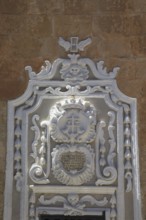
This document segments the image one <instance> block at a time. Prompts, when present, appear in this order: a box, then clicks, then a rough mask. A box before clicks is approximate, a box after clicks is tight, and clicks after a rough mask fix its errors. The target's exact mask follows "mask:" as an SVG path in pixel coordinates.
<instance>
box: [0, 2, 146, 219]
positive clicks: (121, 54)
mask: <svg viewBox="0 0 146 220" xmlns="http://www.w3.org/2000/svg"><path fill="white" fill-rule="evenodd" d="M59 36H62V37H64V38H66V39H67V38H69V37H70V36H79V37H80V38H81V39H84V38H86V37H88V36H91V37H92V40H93V42H92V44H91V45H90V46H89V47H88V48H87V49H86V51H85V52H83V55H84V56H88V57H90V58H92V59H94V60H97V59H98V60H105V64H106V66H107V67H108V68H109V69H111V68H112V67H114V66H117V65H118V66H120V67H121V70H120V73H119V76H118V85H119V88H120V90H121V91H123V93H125V94H127V95H129V96H131V97H136V98H137V100H138V130H139V149H140V177H141V187H142V204H143V216H144V219H146V210H145V209H144V207H145V206H146V146H145V145H146V144H145V136H146V108H145V105H146V1H145V0H102V1H101V0H43V1H42V0H23V1H21V0H17V1H16V0H7V1H6V0H0V201H1V202H0V219H3V217H2V215H3V191H4V178H5V154H6V117H7V116H6V111H7V109H6V102H7V100H9V99H14V98H16V97H18V96H20V95H21V94H23V92H24V91H25V89H26V87H27V84H28V77H27V74H26V73H25V71H24V67H25V66H26V65H31V66H32V67H33V69H34V70H35V71H39V69H40V67H41V65H42V64H43V62H44V60H45V59H49V60H50V61H53V60H54V59H56V58H57V57H58V56H64V55H65V54H64V50H63V49H61V48H60V47H59V46H58V43H57V41H58V37H59Z"/></svg>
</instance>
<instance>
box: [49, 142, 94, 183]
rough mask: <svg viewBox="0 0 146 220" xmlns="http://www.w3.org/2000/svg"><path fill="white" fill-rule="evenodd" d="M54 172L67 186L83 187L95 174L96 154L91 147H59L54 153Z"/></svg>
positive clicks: (80, 145) (84, 145) (66, 145)
mask: <svg viewBox="0 0 146 220" xmlns="http://www.w3.org/2000/svg"><path fill="white" fill-rule="evenodd" d="M52 171H53V174H54V176H55V178H56V179H57V180H58V181H59V182H61V183H63V184H66V185H81V184H83V183H86V182H88V181H89V180H90V179H91V178H92V177H93V174H94V153H93V149H92V148H91V146H90V145H87V144H76V145H73V146H70V145H69V144H61V145H57V146H56V148H54V149H53V152H52Z"/></svg>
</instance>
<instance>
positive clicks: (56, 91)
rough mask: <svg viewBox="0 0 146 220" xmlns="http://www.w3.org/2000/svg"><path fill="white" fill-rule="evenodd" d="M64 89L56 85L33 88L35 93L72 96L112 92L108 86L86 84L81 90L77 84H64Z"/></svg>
mask: <svg viewBox="0 0 146 220" xmlns="http://www.w3.org/2000/svg"><path fill="white" fill-rule="evenodd" d="M65 89H66V91H64V89H63V88H61V87H57V88H53V87H51V86H50V87H47V88H45V89H41V90H39V89H38V87H37V88H35V90H36V93H37V94H38V95H47V94H48V95H49V94H52V95H54V96H62V95H63V96H74V95H78V96H88V95H90V94H94V93H97V94H98V93H101V92H102V93H107V94H108V93H111V92H112V88H111V87H109V86H86V88H85V89H84V90H83V88H81V86H79V85H77V86H70V85H67V86H65Z"/></svg>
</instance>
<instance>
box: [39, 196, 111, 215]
mask: <svg viewBox="0 0 146 220" xmlns="http://www.w3.org/2000/svg"><path fill="white" fill-rule="evenodd" d="M39 202H40V203H41V204H42V205H47V206H48V205H51V204H56V203H63V207H64V215H83V214H85V211H84V209H85V207H86V206H87V204H88V203H89V204H90V205H91V206H94V205H96V206H97V207H102V206H105V205H106V204H107V203H108V200H107V198H106V197H104V198H103V199H102V200H97V199H95V198H94V197H93V196H91V195H86V196H82V197H81V198H80V197H79V195H78V194H75V193H70V194H68V196H67V198H66V197H64V196H60V195H57V196H54V197H52V198H51V199H45V197H44V195H41V196H40V198H39Z"/></svg>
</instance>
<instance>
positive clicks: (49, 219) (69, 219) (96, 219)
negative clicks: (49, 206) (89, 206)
mask: <svg viewBox="0 0 146 220" xmlns="http://www.w3.org/2000/svg"><path fill="white" fill-rule="evenodd" d="M39 220H105V215H104V214H103V215H102V216H95V215H94V216H93V215H84V216H64V215H40V218H39Z"/></svg>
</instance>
